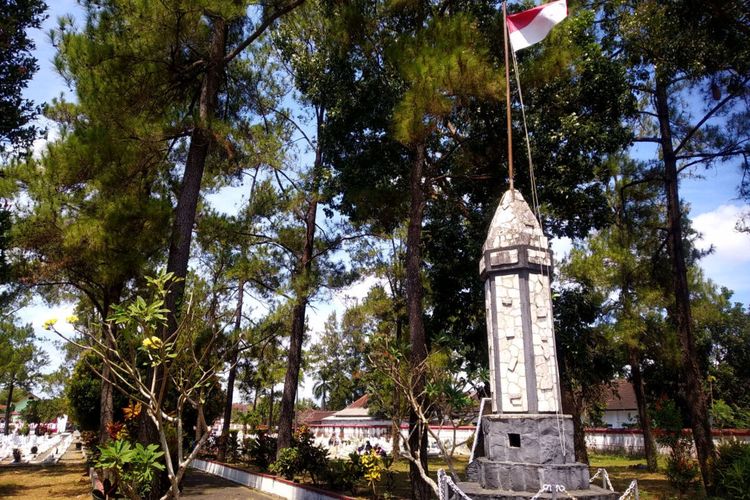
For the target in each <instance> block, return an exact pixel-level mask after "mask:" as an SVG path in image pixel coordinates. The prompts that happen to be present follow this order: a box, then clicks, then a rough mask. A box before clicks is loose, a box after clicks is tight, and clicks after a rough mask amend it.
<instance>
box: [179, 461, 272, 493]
mask: <svg viewBox="0 0 750 500" xmlns="http://www.w3.org/2000/svg"><path fill="white" fill-rule="evenodd" d="M183 486H184V487H183V490H182V498H192V499H198V498H200V499H202V500H247V499H253V500H279V499H280V498H281V497H278V496H275V495H270V494H268V493H263V492H261V491H258V490H253V489H251V488H248V487H246V486H241V485H239V484H237V483H233V482H232V481H228V480H226V479H224V478H221V477H218V476H214V475H211V474H207V473H205V472H202V471H198V470H195V469H190V470H189V471H188V472H187V474H185V479H183Z"/></svg>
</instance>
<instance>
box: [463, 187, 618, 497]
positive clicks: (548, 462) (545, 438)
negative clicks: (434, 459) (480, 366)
mask: <svg viewBox="0 0 750 500" xmlns="http://www.w3.org/2000/svg"><path fill="white" fill-rule="evenodd" d="M548 246H549V245H548V241H547V238H546V237H545V236H544V233H543V232H542V228H541V226H540V224H539V222H538V221H537V219H536V217H535V216H534V214H533V212H532V211H531V209H530V207H529V205H528V204H527V203H526V201H525V200H524V199H523V196H522V195H521V193H520V192H519V191H516V190H514V189H509V190H508V191H507V192H506V193H505V194H504V195H503V197H502V200H501V201H500V205H499V206H498V208H497V211H496V212H495V215H494V217H493V219H492V223H491V224H490V228H489V231H488V234H487V239H486V241H485V243H484V246H483V247H482V255H481V258H480V261H479V274H480V277H481V279H482V280H483V281H484V290H485V304H486V312H487V335H488V344H489V361H490V389H491V391H492V413H491V414H489V415H485V416H483V417H482V420H481V422H479V423H478V425H480V426H481V431H480V433H479V434H478V435H479V436H480V439H481V445H480V446H479V447H478V448H479V449H480V450H483V451H482V452H481V453H480V454H481V455H482V456H475V459H474V462H472V464H471V465H470V468H469V471H470V479H472V481H473V483H462V484H461V487H462V489H463V490H464V492H465V493H466V494H467V495H469V496H470V497H471V498H493V499H500V498H502V499H503V500H509V499H528V498H531V497H532V496H534V495H535V494H537V492H539V490H540V489H542V487H543V486H544V485H551V486H552V487H555V486H560V487H564V488H565V490H566V491H567V492H569V493H572V494H574V496H575V497H576V498H587V499H610V498H617V496H616V495H615V494H614V493H613V492H611V491H608V490H604V489H602V488H599V487H596V486H590V485H589V470H588V466H587V465H586V464H582V463H577V462H576V461H575V453H574V449H573V420H572V417H571V416H569V415H563V414H562V406H561V403H560V400H561V398H560V380H559V375H558V369H557V355H556V351H555V336H554V328H553V317H552V301H551V294H550V275H551V272H552V252H551V251H550V250H549V248H548ZM543 498H545V497H543Z"/></svg>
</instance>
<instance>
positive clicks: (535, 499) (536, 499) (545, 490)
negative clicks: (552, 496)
mask: <svg viewBox="0 0 750 500" xmlns="http://www.w3.org/2000/svg"><path fill="white" fill-rule="evenodd" d="M542 493H552V485H551V484H543V485H542V487H541V488H540V489H539V491H537V492H536V495H534V496H533V497H531V500H539V495H541V494H542Z"/></svg>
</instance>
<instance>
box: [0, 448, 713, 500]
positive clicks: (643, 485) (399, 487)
mask: <svg viewBox="0 0 750 500" xmlns="http://www.w3.org/2000/svg"><path fill="white" fill-rule="evenodd" d="M589 458H590V461H591V475H592V476H593V475H594V474H595V473H596V470H597V469H598V468H600V467H602V468H604V469H606V470H607V472H608V473H609V477H610V480H611V481H612V485H613V486H614V488H615V491H618V492H620V493H622V492H624V491H625V490H626V489H627V488H628V486H629V485H630V482H631V481H632V480H633V479H637V480H638V489H639V492H640V498H641V499H642V500H671V499H677V498H679V496H678V494H677V491H675V490H674V489H673V488H672V487H671V486H670V485H669V482H668V481H667V477H666V476H665V474H664V472H663V470H664V466H665V464H664V458H663V457H660V459H659V469H660V470H659V472H648V471H647V470H645V465H646V460H645V459H643V458H629V457H624V456H618V455H598V454H590V455H589ZM429 462H430V476H431V477H432V478H433V479H435V480H437V471H438V469H445V470H446V471H447V470H448V467H447V465H446V463H445V461H444V460H442V459H440V458H431V459H430V460H429ZM238 465H239V464H237V465H235V466H238ZM467 465H468V457H461V456H456V457H455V458H454V467H455V468H456V471H457V472H458V474H459V477H461V478H462V479H464V478H465V474H464V472H465V470H466V466H467ZM239 467H240V468H242V469H245V470H249V471H251V472H257V470H256V469H255V468H254V467H252V466H239ZM390 470H391V475H390V477H389V475H388V474H387V473H383V475H382V477H381V479H380V481H379V482H378V484H377V486H376V490H377V494H378V496H379V497H382V495H383V494H384V493H390V496H391V497H392V498H398V499H402V498H410V497H411V488H410V483H409V462H408V461H406V460H399V461H398V462H395V463H393V464H392V465H391V468H390ZM297 479H298V480H299V479H303V478H297ZM303 482H305V483H307V484H311V481H310V480H309V478H304V479H303ZM596 484H597V485H600V486H601V484H602V483H601V482H599V480H597V481H596ZM1 493H2V491H0V497H2V494H1ZM356 493H357V495H356V496H357V497H358V498H363V499H365V498H371V495H372V492H371V491H370V490H369V489H368V486H367V485H366V484H365V483H364V482H360V483H359V484H358V486H357V490H356ZM344 494H347V495H350V494H351V493H350V492H344ZM685 498H690V499H702V498H705V497H704V496H702V495H701V494H700V493H699V492H697V491H695V492H691V493H689V494H688V495H687V496H686V497H685Z"/></svg>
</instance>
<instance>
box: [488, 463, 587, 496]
mask: <svg viewBox="0 0 750 500" xmlns="http://www.w3.org/2000/svg"><path fill="white" fill-rule="evenodd" d="M477 462H478V463H477V465H478V473H479V474H478V476H479V485H480V486H481V487H482V488H484V489H491V490H494V489H500V490H511V491H538V490H539V489H540V488H541V487H542V486H543V485H545V484H561V485H563V486H565V488H566V489H569V490H584V489H586V488H588V486H589V468H588V466H586V464H579V463H572V464H546V465H541V464H524V463H516V462H501V461H496V460H490V459H488V458H484V457H482V458H478V459H477Z"/></svg>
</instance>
